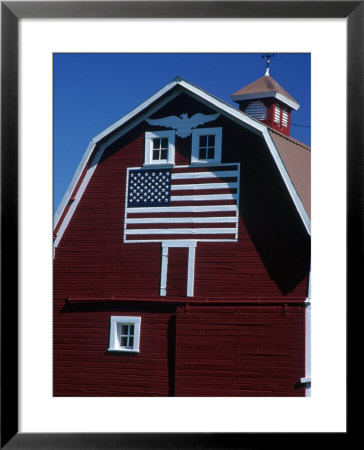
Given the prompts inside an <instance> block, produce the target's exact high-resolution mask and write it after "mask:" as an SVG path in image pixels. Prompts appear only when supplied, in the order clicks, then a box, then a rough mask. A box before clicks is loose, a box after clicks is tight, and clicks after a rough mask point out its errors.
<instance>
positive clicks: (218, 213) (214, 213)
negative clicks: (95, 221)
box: [128, 208, 236, 219]
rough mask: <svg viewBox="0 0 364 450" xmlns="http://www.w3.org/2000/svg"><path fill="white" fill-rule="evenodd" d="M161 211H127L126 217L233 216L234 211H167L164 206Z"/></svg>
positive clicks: (234, 214)
mask: <svg viewBox="0 0 364 450" xmlns="http://www.w3.org/2000/svg"><path fill="white" fill-rule="evenodd" d="M165 209H166V210H165V212H163V213H143V214H136V213H129V214H128V219H144V218H152V217H234V216H236V211H210V212H180V213H179V212H168V208H165Z"/></svg>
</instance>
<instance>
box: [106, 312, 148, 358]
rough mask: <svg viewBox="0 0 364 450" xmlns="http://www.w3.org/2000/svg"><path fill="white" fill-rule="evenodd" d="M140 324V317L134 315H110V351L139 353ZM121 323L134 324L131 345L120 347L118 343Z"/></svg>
mask: <svg viewBox="0 0 364 450" xmlns="http://www.w3.org/2000/svg"><path fill="white" fill-rule="evenodd" d="M140 324H141V317H136V316H111V317H110V340H109V349H108V351H110V352H129V353H130V352H132V353H139V343H140ZM121 325H134V340H133V342H134V343H133V347H122V346H121V343H120V331H119V330H120V328H121Z"/></svg>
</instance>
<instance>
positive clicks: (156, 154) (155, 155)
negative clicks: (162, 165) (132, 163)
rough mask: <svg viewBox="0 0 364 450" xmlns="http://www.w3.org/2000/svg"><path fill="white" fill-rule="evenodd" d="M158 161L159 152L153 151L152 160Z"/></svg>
mask: <svg viewBox="0 0 364 450" xmlns="http://www.w3.org/2000/svg"><path fill="white" fill-rule="evenodd" d="M157 159H159V150H153V160H154V161H155V160H157Z"/></svg>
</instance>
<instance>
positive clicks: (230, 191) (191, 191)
mask: <svg viewBox="0 0 364 450" xmlns="http://www.w3.org/2000/svg"><path fill="white" fill-rule="evenodd" d="M236 193H237V189H229V188H226V189H225V188H224V189H188V190H187V189H186V190H180V191H171V195H172V196H178V195H216V194H236Z"/></svg>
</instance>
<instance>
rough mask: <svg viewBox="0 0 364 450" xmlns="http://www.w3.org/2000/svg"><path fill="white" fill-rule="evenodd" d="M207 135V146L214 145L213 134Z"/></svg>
mask: <svg viewBox="0 0 364 450" xmlns="http://www.w3.org/2000/svg"><path fill="white" fill-rule="evenodd" d="M207 137H208V146H209V147H215V135H214V134H210V135H209V136H207Z"/></svg>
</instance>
